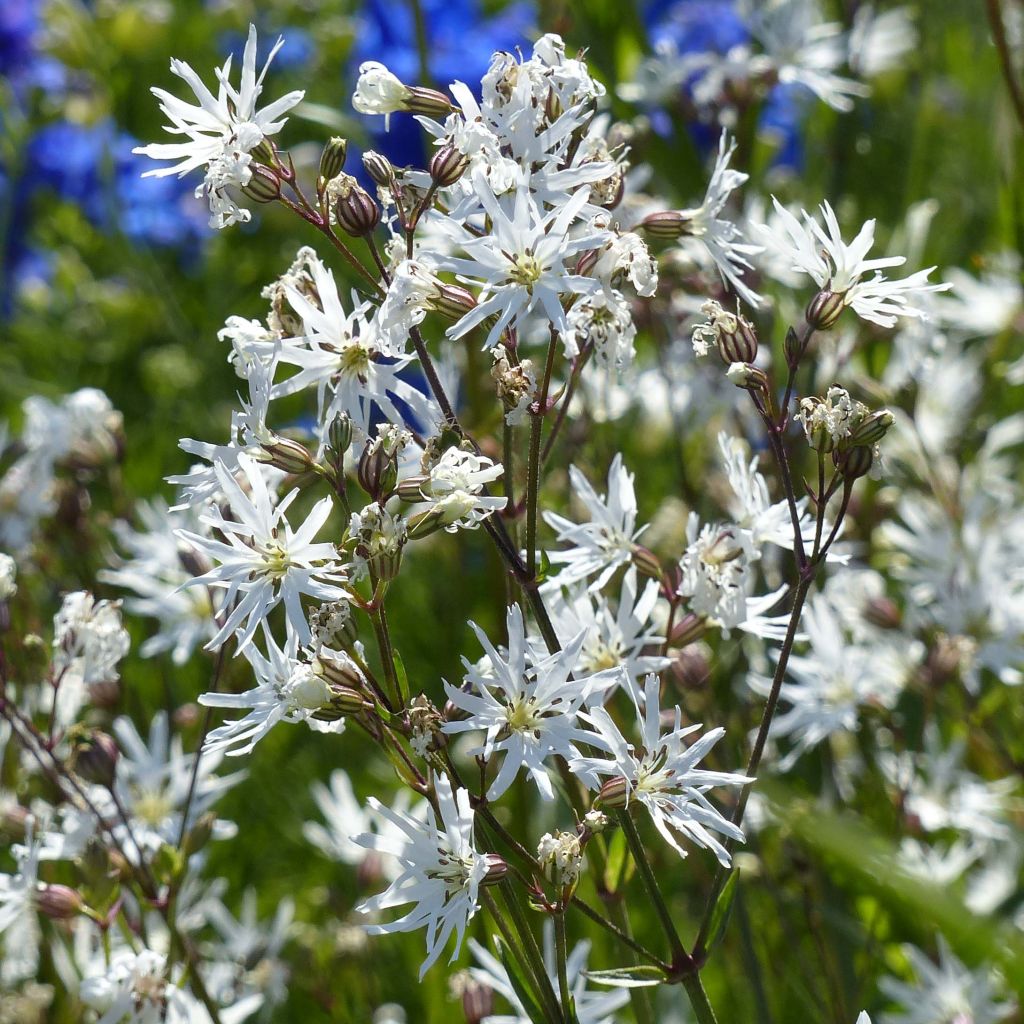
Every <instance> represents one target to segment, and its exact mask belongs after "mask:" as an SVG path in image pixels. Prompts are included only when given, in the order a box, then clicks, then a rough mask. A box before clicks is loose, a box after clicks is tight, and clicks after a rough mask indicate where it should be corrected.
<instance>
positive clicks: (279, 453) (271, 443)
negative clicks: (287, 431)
mask: <svg viewBox="0 0 1024 1024" xmlns="http://www.w3.org/2000/svg"><path fill="white" fill-rule="evenodd" d="M260 448H261V449H262V450H263V455H262V456H261V457H260V461H261V462H266V463H268V464H269V465H271V466H273V467H274V468H275V469H280V470H282V471H283V472H285V473H294V474H296V475H298V474H300V473H306V472H308V471H309V470H311V469H313V468H315V466H316V463H315V462H314V461H313V457H312V456H311V455H310V454H309V452H308V451H307V450H306V449H305V448H304V447H303V446H302V445H301V444H299V442H298V441H293V440H292V439H291V438H290V437H283V436H282V435H281V434H273V435H272V436H271V438H270V440H268V441H264V442H263V443H262V444H261V445H260Z"/></svg>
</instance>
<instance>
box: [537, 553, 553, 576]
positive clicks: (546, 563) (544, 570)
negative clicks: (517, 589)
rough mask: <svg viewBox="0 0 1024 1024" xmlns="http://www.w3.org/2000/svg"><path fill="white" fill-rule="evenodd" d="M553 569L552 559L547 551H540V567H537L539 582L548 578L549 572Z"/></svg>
mask: <svg viewBox="0 0 1024 1024" xmlns="http://www.w3.org/2000/svg"><path fill="white" fill-rule="evenodd" d="M550 570H551V559H550V558H548V553H547V552H546V551H541V553H540V567H539V568H538V569H537V582H538V583H543V582H544V580H546V579H547V578H548V572H549V571H550Z"/></svg>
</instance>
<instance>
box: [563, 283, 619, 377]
mask: <svg viewBox="0 0 1024 1024" xmlns="http://www.w3.org/2000/svg"><path fill="white" fill-rule="evenodd" d="M566 320H567V322H568V328H569V329H568V331H566V332H564V333H563V334H562V345H563V347H564V349H565V354H566V356H568V357H570V358H572V357H574V356H577V355H579V353H580V351H581V350H583V349H584V348H586V346H588V345H590V346H592V347H593V353H594V358H595V360H596V361H597V363H598V365H600V366H605V367H615V368H616V369H617V370H622V369H623V368H625V367H627V366H629V364H630V363H632V361H633V355H634V352H633V340H634V339H635V338H636V324H634V323H633V312H632V309H631V307H630V305H629V303H628V302H627V301H626V299H625V297H624V296H623V295H622V293H621V292H618V291H616V290H615V289H614V288H612V289H608V290H606V291H600V292H596V293H595V294H593V295H581V296H580V297H579V298H578V299H577V300H576V301H575V302H574V303H573V304H572V306H571V308H570V309H569V312H568V315H567V316H566Z"/></svg>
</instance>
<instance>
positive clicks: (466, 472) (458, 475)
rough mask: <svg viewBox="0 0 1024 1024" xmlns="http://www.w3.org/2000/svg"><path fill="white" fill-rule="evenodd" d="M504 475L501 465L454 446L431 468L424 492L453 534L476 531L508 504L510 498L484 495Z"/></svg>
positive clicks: (422, 489) (422, 490)
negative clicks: (490, 485) (458, 531)
mask: <svg viewBox="0 0 1024 1024" xmlns="http://www.w3.org/2000/svg"><path fill="white" fill-rule="evenodd" d="M503 473H504V468H503V467H502V465H501V463H500V462H498V463H495V462H494V461H493V460H492V459H489V458H487V456H486V455H477V454H475V453H473V452H467V451H464V450H463V449H461V448H456V447H451V448H448V449H446V450H445V452H444V454H443V455H442V456H441V458H440V459H438V460H437V462H435V463H434V465H433V466H431V467H430V476H429V477H428V479H427V480H426V482H425V483H424V484H423V487H422V488H421V493H422V494H423V496H424V497H425V498H426V499H427V500H428V501H429V502H430V504H431V507H432V509H434V510H435V511H436V513H437V514H438V515H439V516H440V517H441V522H442V523H443V524H444V528H445V529H446V530H447V531H448V532H449V533H455V532H456V531H457V530H459V529H463V530H475V529H476V528H477V527H478V526H479V525H480V523H482V522H483V521H484V520H485V519H486V518H487V517H488V516H489V515H491V514H492V513H494V512H499V511H501V509H503V508H505V506H506V505H507V504H508V498H506V497H491V496H489V495H486V494H484V493H483V491H484V488H485V487H486V486H487V485H488V484H491V483H494V481H495V480H499V479H501V476H502V474H503Z"/></svg>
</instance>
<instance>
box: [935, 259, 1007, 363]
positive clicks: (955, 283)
mask: <svg viewBox="0 0 1024 1024" xmlns="http://www.w3.org/2000/svg"><path fill="white" fill-rule="evenodd" d="M944 276H945V278H946V280H947V281H948V282H949V283H950V285H951V286H952V289H951V292H950V294H949V295H942V296H939V297H938V298H936V299H934V300H933V310H934V316H935V319H936V320H937V321H938V322H939V323H941V324H942V325H943V326H945V327H947V328H950V329H951V330H955V331H957V332H958V333H961V334H963V336H964V337H966V338H988V337H992V336H993V335H996V334H1002V332H1003V331H1006V330H1009V329H1010V328H1011V327H1013V325H1014V323H1015V322H1016V321H1017V320H1018V318H1019V317H1020V316H1021V314H1022V313H1024V284H1021V266H1020V257H1019V256H1017V255H1015V254H1003V255H1002V256H997V257H994V258H993V259H992V260H991V265H990V266H988V267H987V269H986V270H985V271H984V273H982V275H981V277H974V276H973V275H972V274H968V273H967V271H966V270H961V269H960V268H959V267H951V268H950V269H949V270H947V271H946V272H945V275H944ZM1015 383H1020V381H1019V380H1017V381H1015Z"/></svg>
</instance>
